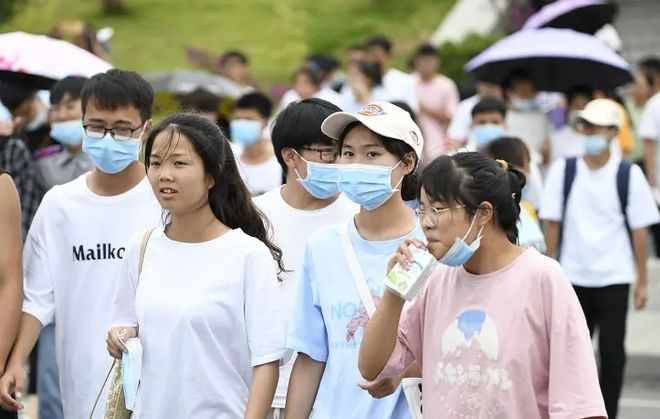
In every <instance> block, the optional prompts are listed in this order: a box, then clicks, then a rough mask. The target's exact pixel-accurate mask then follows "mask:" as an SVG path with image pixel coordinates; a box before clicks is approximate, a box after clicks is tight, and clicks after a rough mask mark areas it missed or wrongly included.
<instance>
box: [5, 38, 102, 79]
mask: <svg viewBox="0 0 660 419" xmlns="http://www.w3.org/2000/svg"><path fill="white" fill-rule="evenodd" d="M110 68H112V66H111V65H110V64H109V63H108V62H106V61H104V60H102V59H100V58H98V57H97V56H96V55H94V54H92V53H90V52H88V51H86V50H84V49H82V48H79V47H77V46H76V45H73V44H71V43H69V42H66V41H61V40H58V39H53V38H50V37H48V36H45V35H32V34H28V33H24V32H10V33H5V34H0V80H4V81H8V82H12V83H16V84H21V85H24V86H29V87H34V88H38V89H48V88H50V86H51V85H52V84H53V83H54V82H55V81H57V80H60V79H63V78H64V77H67V76H84V77H91V76H93V75H94V74H97V73H102V72H105V71H107V70H109V69H110Z"/></svg>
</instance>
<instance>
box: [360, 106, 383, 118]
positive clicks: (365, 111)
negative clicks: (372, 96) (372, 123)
mask: <svg viewBox="0 0 660 419" xmlns="http://www.w3.org/2000/svg"><path fill="white" fill-rule="evenodd" d="M358 114H360V115H364V116H379V115H386V112H385V111H384V110H383V108H381V107H380V106H379V105H376V104H374V103H372V104H369V105H366V106H365V107H364V108H362V109H360V112H358Z"/></svg>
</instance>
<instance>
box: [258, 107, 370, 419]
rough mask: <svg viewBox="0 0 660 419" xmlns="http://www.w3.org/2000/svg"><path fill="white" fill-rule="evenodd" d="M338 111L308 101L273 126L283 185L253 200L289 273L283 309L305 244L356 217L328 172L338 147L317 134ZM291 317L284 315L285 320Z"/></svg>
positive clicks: (280, 409) (279, 407) (276, 409)
mask: <svg viewBox="0 0 660 419" xmlns="http://www.w3.org/2000/svg"><path fill="white" fill-rule="evenodd" d="M339 111H340V109H339V108H338V107H337V106H335V105H333V104H331V103H330V102H327V101H325V100H322V99H306V100H303V101H300V102H297V103H293V104H291V105H289V106H288V107H287V108H286V109H285V110H284V111H282V112H281V113H280V114H279V115H278V117H277V119H276V120H275V126H274V127H273V132H272V139H273V146H274V148H275V153H276V156H277V159H278V162H279V163H280V164H281V165H282V170H284V172H285V173H286V182H285V184H284V185H283V186H282V187H281V188H278V189H275V190H272V191H270V192H267V193H265V194H264V195H261V196H259V197H257V198H256V199H255V204H256V205H257V206H258V207H259V208H260V209H261V210H262V211H263V213H264V214H265V215H266V217H267V218H268V220H269V221H270V222H271V225H272V227H273V237H274V241H275V242H276V243H277V245H278V246H279V247H280V249H282V253H283V260H284V266H285V268H286V269H287V272H285V273H283V274H282V275H283V281H282V282H281V284H280V290H281V296H280V297H281V298H282V301H283V303H284V304H283V305H282V306H283V307H291V308H292V307H293V305H294V304H293V303H294V296H295V292H296V289H297V282H298V278H299V275H300V269H301V267H302V262H303V256H304V251H305V243H306V242H307V238H308V237H309V236H310V235H311V234H312V233H314V232H316V231H317V230H319V229H321V228H323V227H326V226H328V225H333V224H337V223H339V222H341V221H344V220H347V219H349V218H350V217H351V216H353V215H354V214H356V213H357V212H358V211H359V207H358V206H357V205H356V204H354V203H352V202H351V201H349V200H348V199H347V198H345V197H344V196H343V195H340V194H339V189H338V186H337V182H336V181H333V180H332V167H331V166H332V165H333V163H335V162H336V161H337V159H338V157H339V156H338V153H339V150H338V149H337V144H336V142H335V141H334V140H332V139H331V138H330V137H328V136H327V135H325V134H323V133H322V132H321V123H322V122H323V120H324V119H325V118H326V117H328V116H330V115H331V114H333V113H335V112H339ZM324 169H326V170H324ZM327 169H330V170H327ZM334 173H338V172H336V171H335V172H334ZM291 315H292V313H288V314H287V317H291ZM294 360H295V357H294V358H293V359H291V361H290V362H289V363H287V364H286V365H284V366H283V367H282V368H280V380H279V384H278V387H277V392H276V393H275V399H274V400H273V411H272V417H273V418H278V417H284V408H285V402H286V395H287V387H288V384H289V376H290V375H291V368H292V367H293V363H294Z"/></svg>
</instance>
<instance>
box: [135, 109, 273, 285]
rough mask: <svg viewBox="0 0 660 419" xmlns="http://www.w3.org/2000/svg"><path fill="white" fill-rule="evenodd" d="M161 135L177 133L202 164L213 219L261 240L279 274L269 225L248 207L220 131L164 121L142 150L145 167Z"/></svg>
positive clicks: (198, 123) (189, 120)
mask: <svg viewBox="0 0 660 419" xmlns="http://www.w3.org/2000/svg"><path fill="white" fill-rule="evenodd" d="M164 131H169V133H170V135H171V138H173V137H174V135H175V134H177V133H178V134H180V135H183V136H185V137H186V138H187V139H188V140H189V141H190V143H191V144H192V146H193V148H194V149H195V152H196V153H197V154H198V155H199V156H200V157H201V159H202V161H203V162H204V171H205V172H206V174H207V175H208V176H210V177H211V178H213V181H214V185H213V187H212V188H211V189H209V195H208V198H209V206H210V207H211V211H213V215H215V218H217V219H218V220H219V221H220V222H221V223H223V224H224V225H226V226H227V227H229V228H232V229H235V228H240V229H241V230H243V232H245V233H246V234H248V235H250V236H252V237H255V238H257V239H259V240H261V241H262V242H263V243H264V244H265V245H266V247H268V250H270V253H271V255H272V256H273V259H274V260H275V261H276V262H277V266H278V268H279V270H280V272H284V263H283V261H282V250H281V249H280V248H279V247H277V246H276V245H275V244H273V242H271V241H270V239H269V232H270V231H272V228H271V225H270V222H269V221H268V219H267V218H266V216H265V215H264V214H263V213H262V212H261V211H260V210H259V209H258V208H257V207H256V206H255V205H254V204H253V203H252V197H251V196H250V192H249V191H248V189H247V186H245V183H244V182H243V179H242V178H241V175H240V174H239V172H238V167H237V165H236V159H235V157H234V153H233V152H232V151H231V147H230V146H229V142H228V140H227V137H225V135H224V134H223V133H222V131H221V130H220V128H219V127H218V126H217V125H215V124H214V123H212V122H210V121H208V120H206V119H204V118H202V117H200V116H197V115H192V114H185V113H184V114H177V115H173V116H170V117H168V118H166V119H165V120H163V121H162V122H161V123H160V124H158V126H157V127H156V128H155V129H154V130H153V131H152V132H151V134H149V137H148V138H147V141H146V144H145V150H144V154H145V156H144V160H145V166H146V167H149V160H150V158H151V149H152V147H153V144H154V140H155V139H156V137H157V136H158V135H159V134H160V133H162V132H164Z"/></svg>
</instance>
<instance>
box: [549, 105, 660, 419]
mask: <svg viewBox="0 0 660 419" xmlns="http://www.w3.org/2000/svg"><path fill="white" fill-rule="evenodd" d="M577 124H578V131H579V132H580V133H581V135H582V137H581V141H582V143H583V145H584V150H585V154H584V157H582V158H573V159H568V160H563V159H562V160H559V161H557V162H556V163H555V164H554V165H553V166H552V168H551V170H550V173H549V175H548V178H547V180H546V185H545V186H546V188H545V195H544V199H543V203H542V206H541V213H540V218H541V219H543V220H546V221H547V222H548V228H547V231H546V242H547V244H548V255H549V256H551V257H556V258H557V259H558V260H559V262H560V263H561V265H562V267H563V268H564V270H565V272H566V274H567V276H568V278H569V280H570V281H571V283H572V284H573V287H574V288H575V292H576V293H577V295H578V298H579V300H580V304H581V305H582V309H583V310H584V314H585V317H586V319H587V324H588V326H589V329H590V331H591V333H592V334H593V332H594V330H595V329H598V330H599V332H598V334H599V345H598V346H599V350H600V362H601V368H600V371H601V377H600V383H601V389H602V391H603V397H604V399H605V406H606V408H607V413H608V416H609V417H610V418H616V415H617V410H618V401H619V396H620V394H621V388H622V385H623V373H624V365H625V359H626V354H625V350H624V339H625V327H626V317H627V313H628V296H629V291H630V285H631V284H635V286H634V303H635V308H637V309H641V308H643V307H644V306H645V304H646V299H647V268H646V258H647V246H648V244H647V228H648V227H649V226H650V225H652V224H655V223H657V222H658V220H659V219H660V216H659V214H658V210H657V208H656V206H655V202H654V200H653V196H652V194H651V189H650V188H649V185H648V183H647V182H646V179H644V174H643V173H642V171H641V169H640V168H639V167H638V166H635V165H631V164H629V163H625V162H622V161H621V158H620V157H617V156H613V155H611V152H610V143H611V142H612V141H613V140H614V139H615V138H616V137H617V134H618V131H619V128H620V127H621V124H622V117H621V112H620V110H619V108H618V107H617V106H616V105H615V104H614V103H613V102H612V101H610V100H607V99H596V100H593V101H591V102H589V104H587V106H586V108H585V109H584V110H583V111H582V112H580V113H579V114H578V120H577ZM635 267H636V268H637V272H635ZM635 277H636V278H635ZM635 279H636V281H635Z"/></svg>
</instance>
